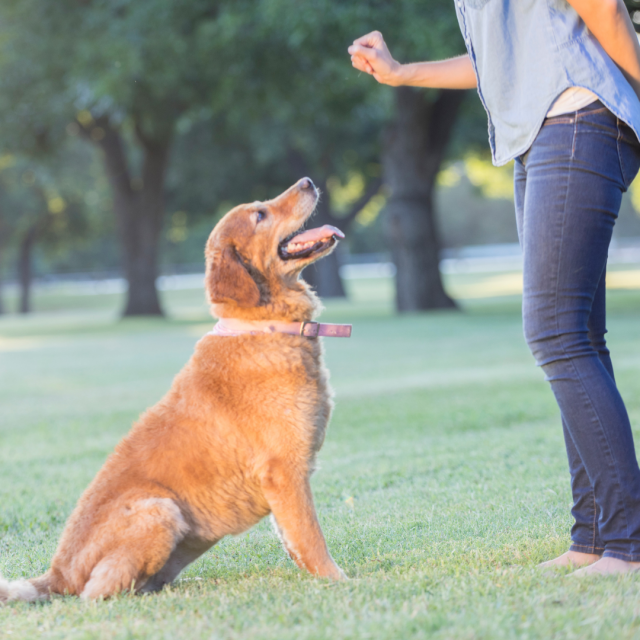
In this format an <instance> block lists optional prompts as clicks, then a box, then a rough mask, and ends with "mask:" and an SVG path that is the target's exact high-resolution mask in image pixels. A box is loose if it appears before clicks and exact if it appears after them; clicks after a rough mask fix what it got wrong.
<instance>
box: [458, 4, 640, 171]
mask: <svg viewBox="0 0 640 640" xmlns="http://www.w3.org/2000/svg"><path fill="white" fill-rule="evenodd" d="M454 2H455V6H456V13H457V15H458V22H459V23H460V29H461V30H462V35H463V36H464V41H465V44H466V46H467V51H468V52H469V57H470V58H471V62H472V63H473V67H474V69H475V72H476V77H477V79H478V94H479V95H480V99H481V100H482V104H483V105H484V107H485V109H486V111H487V115H488V117H489V144H490V146H491V154H492V156H493V164H495V165H497V166H499V165H502V164H506V163H507V162H509V160H512V159H513V158H516V157H517V156H519V155H522V154H523V153H524V152H525V151H527V149H529V147H530V146H531V144H532V143H533V141H534V139H535V137H536V135H537V134H538V131H539V130H540V127H541V126H542V123H543V121H544V119H545V116H546V114H547V111H549V108H550V107H551V105H552V103H553V102H554V101H555V99H556V98H557V97H558V96H559V95H560V94H561V93H562V92H563V91H564V90H565V89H568V88H569V87H585V88H586V89H589V90H590V91H593V93H595V94H596V95H597V96H598V98H600V100H601V101H602V103H603V104H604V105H605V106H606V107H607V108H608V109H609V110H610V111H612V112H613V113H614V114H615V115H616V116H618V118H620V119H621V120H623V121H624V122H626V123H627V124H628V125H629V126H630V127H631V128H632V129H633V130H634V132H635V134H636V136H638V138H639V139H640V101H639V100H638V97H637V96H636V94H635V92H634V91H633V89H632V88H631V85H630V84H629V83H628V82H627V80H626V78H625V77H624V76H623V75H622V72H621V71H620V69H618V67H617V66H616V64H615V63H614V62H613V61H612V60H611V58H610V57H609V56H608V55H607V54H606V53H605V51H604V49H603V48H602V46H601V45H600V43H599V42H598V41H597V40H596V39H595V38H594V37H593V36H592V35H591V33H590V32H589V30H588V29H587V27H586V25H585V24H584V22H583V21H582V19H581V18H580V16H579V15H578V14H577V13H576V12H575V10H574V9H573V8H572V7H571V5H569V4H568V3H567V2H566V0H454Z"/></svg>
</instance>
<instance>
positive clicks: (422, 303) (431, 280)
mask: <svg viewBox="0 0 640 640" xmlns="http://www.w3.org/2000/svg"><path fill="white" fill-rule="evenodd" d="M394 91H395V118H394V121H393V123H392V124H391V125H390V127H389V128H388V130H387V132H386V135H385V140H384V148H383V158H382V161H383V172H384V178H385V183H386V185H387V187H388V188H389V189H390V192H391V195H390V197H389V201H388V203H387V208H386V209H387V210H386V232H387V236H388V238H389V242H390V245H391V249H392V253H393V260H394V262H395V265H396V308H397V310H398V311H400V312H406V311H421V310H426V309H443V308H455V307H456V304H455V302H454V301H453V300H452V299H451V298H450V297H449V296H448V295H447V294H446V292H445V290H444V287H443V286H442V279H441V276H440V269H439V262H440V241H439V237H438V229H437V225H436V220H435V214H434V204H433V190H434V186H435V179H436V176H437V175H438V171H439V169H440V165H441V163H442V160H443V157H444V152H445V150H446V145H447V142H448V141H449V138H450V135H451V130H452V128H453V124H454V123H455V120H456V116H457V113H458V109H459V106H460V104H461V102H462V100H463V98H464V92H462V91H441V92H440V93H439V94H438V97H437V98H436V99H435V100H434V101H432V102H429V101H428V100H427V95H426V93H425V92H424V91H419V90H416V89H412V88H409V87H399V88H397V89H395V90H394Z"/></svg>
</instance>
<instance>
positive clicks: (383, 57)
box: [349, 31, 402, 87]
mask: <svg viewBox="0 0 640 640" xmlns="http://www.w3.org/2000/svg"><path fill="white" fill-rule="evenodd" d="M349 53H350V54H351V64H352V65H353V66H354V67H355V68H356V69H359V70H360V71H364V72H365V73H368V74H370V75H372V76H373V77H374V78H375V79H376V80H377V81H378V82H380V83H381V84H388V85H391V86H392V87H397V86H398V85H400V84H401V82H400V78H399V71H400V68H401V67H402V65H401V64H400V63H399V62H396V61H395V60H394V59H393V58H392V57H391V54H390V53H389V49H388V48H387V44H386V42H385V41H384V38H383V37H382V34H381V33H380V32H379V31H372V32H371V33H368V34H367V35H366V36H362V37H361V38H358V39H357V40H354V41H353V44H352V45H351V46H350V47H349Z"/></svg>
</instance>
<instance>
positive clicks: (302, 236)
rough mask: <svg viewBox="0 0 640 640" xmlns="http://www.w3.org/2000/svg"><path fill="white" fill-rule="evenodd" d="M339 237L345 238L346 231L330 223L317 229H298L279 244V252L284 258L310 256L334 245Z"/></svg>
mask: <svg viewBox="0 0 640 640" xmlns="http://www.w3.org/2000/svg"><path fill="white" fill-rule="evenodd" d="M338 238H340V239H342V238H344V233H342V231H340V229H337V228H336V227H333V226H331V225H330V224H325V225H324V226H323V227H318V228H317V229H309V230H307V231H302V232H298V231H296V232H295V233H292V234H291V235H290V236H287V237H286V238H285V239H284V240H283V241H282V242H281V243H280V244H279V245H278V254H279V255H280V257H281V258H282V259H283V260H293V259H296V260H300V259H302V258H309V257H311V256H312V255H314V254H316V253H321V252H323V251H324V250H325V249H328V248H329V247H332V246H333V245H334V244H335V243H336V241H337V239H338Z"/></svg>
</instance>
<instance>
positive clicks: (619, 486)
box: [560, 337, 629, 539]
mask: <svg viewBox="0 0 640 640" xmlns="http://www.w3.org/2000/svg"><path fill="white" fill-rule="evenodd" d="M560 344H562V350H563V351H564V353H565V355H567V352H566V350H565V348H564V340H563V339H562V337H561V338H560ZM567 362H568V363H570V364H571V367H572V368H573V372H574V373H575V375H576V378H577V379H578V380H579V381H580V386H581V387H582V390H583V391H584V394H585V396H586V397H587V400H588V401H589V405H590V406H591V408H592V409H593V413H594V415H595V417H596V419H597V421H598V424H599V425H600V430H601V432H602V435H603V436H604V439H605V442H606V443H607V449H608V453H609V455H610V456H612V449H611V443H610V442H609V438H608V437H607V433H606V431H605V430H604V428H603V425H602V421H601V420H600V416H599V415H598V413H597V411H595V409H594V406H593V400H592V399H591V397H590V396H589V393H588V391H587V390H586V388H585V386H584V383H583V381H582V377H581V376H580V372H579V371H578V369H577V368H576V366H575V364H574V363H573V360H572V359H571V358H569V357H568V356H567ZM603 453H606V452H603ZM611 469H612V471H613V474H612V475H613V477H614V478H615V483H616V487H617V489H618V492H619V493H620V495H621V494H622V483H621V482H620V476H619V474H618V468H617V467H616V465H615V463H614V464H612V465H611ZM593 498H594V500H595V491H594V496H593ZM621 506H622V517H623V518H624V526H625V530H626V537H627V539H628V538H629V521H628V519H627V508H626V504H625V503H624V500H622V501H621Z"/></svg>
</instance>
